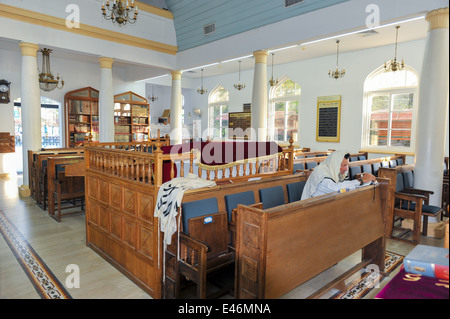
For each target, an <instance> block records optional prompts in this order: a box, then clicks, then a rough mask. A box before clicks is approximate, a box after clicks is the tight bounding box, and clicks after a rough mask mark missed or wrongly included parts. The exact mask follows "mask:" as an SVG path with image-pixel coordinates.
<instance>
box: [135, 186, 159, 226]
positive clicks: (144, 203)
mask: <svg viewBox="0 0 450 319" xmlns="http://www.w3.org/2000/svg"><path fill="white" fill-rule="evenodd" d="M137 196H138V210H137V211H138V218H139V219H142V220H144V221H146V222H148V223H150V224H151V225H153V218H154V217H153V210H154V209H155V204H154V201H153V196H152V195H146V194H143V193H138V195H137Z"/></svg>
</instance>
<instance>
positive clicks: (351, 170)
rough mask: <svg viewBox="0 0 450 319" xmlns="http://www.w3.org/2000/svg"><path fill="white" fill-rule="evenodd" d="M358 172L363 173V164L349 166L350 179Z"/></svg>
mask: <svg viewBox="0 0 450 319" xmlns="http://www.w3.org/2000/svg"><path fill="white" fill-rule="evenodd" d="M357 174H361V166H351V167H349V175H350V179H355V176H356V175H357Z"/></svg>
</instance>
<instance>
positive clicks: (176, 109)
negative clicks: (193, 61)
mask: <svg viewBox="0 0 450 319" xmlns="http://www.w3.org/2000/svg"><path fill="white" fill-rule="evenodd" d="M171 74H172V97H171V103H170V141H171V142H170V144H172V145H173V144H180V143H181V142H182V138H183V136H182V129H183V123H182V116H181V112H182V105H181V72H180V71H172V72H171Z"/></svg>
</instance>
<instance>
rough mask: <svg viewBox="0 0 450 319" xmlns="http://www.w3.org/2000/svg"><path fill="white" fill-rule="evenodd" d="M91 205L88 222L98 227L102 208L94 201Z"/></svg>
mask: <svg viewBox="0 0 450 319" xmlns="http://www.w3.org/2000/svg"><path fill="white" fill-rule="evenodd" d="M90 203H91V204H90V206H89V210H88V211H86V214H87V220H88V221H89V222H90V223H92V224H94V225H98V214H99V209H100V207H99V205H97V204H96V203H95V202H94V201H91V202H90Z"/></svg>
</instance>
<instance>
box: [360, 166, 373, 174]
mask: <svg viewBox="0 0 450 319" xmlns="http://www.w3.org/2000/svg"><path fill="white" fill-rule="evenodd" d="M361 169H362V172H363V173H370V174H372V165H370V164H364V165H362V166H361Z"/></svg>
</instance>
